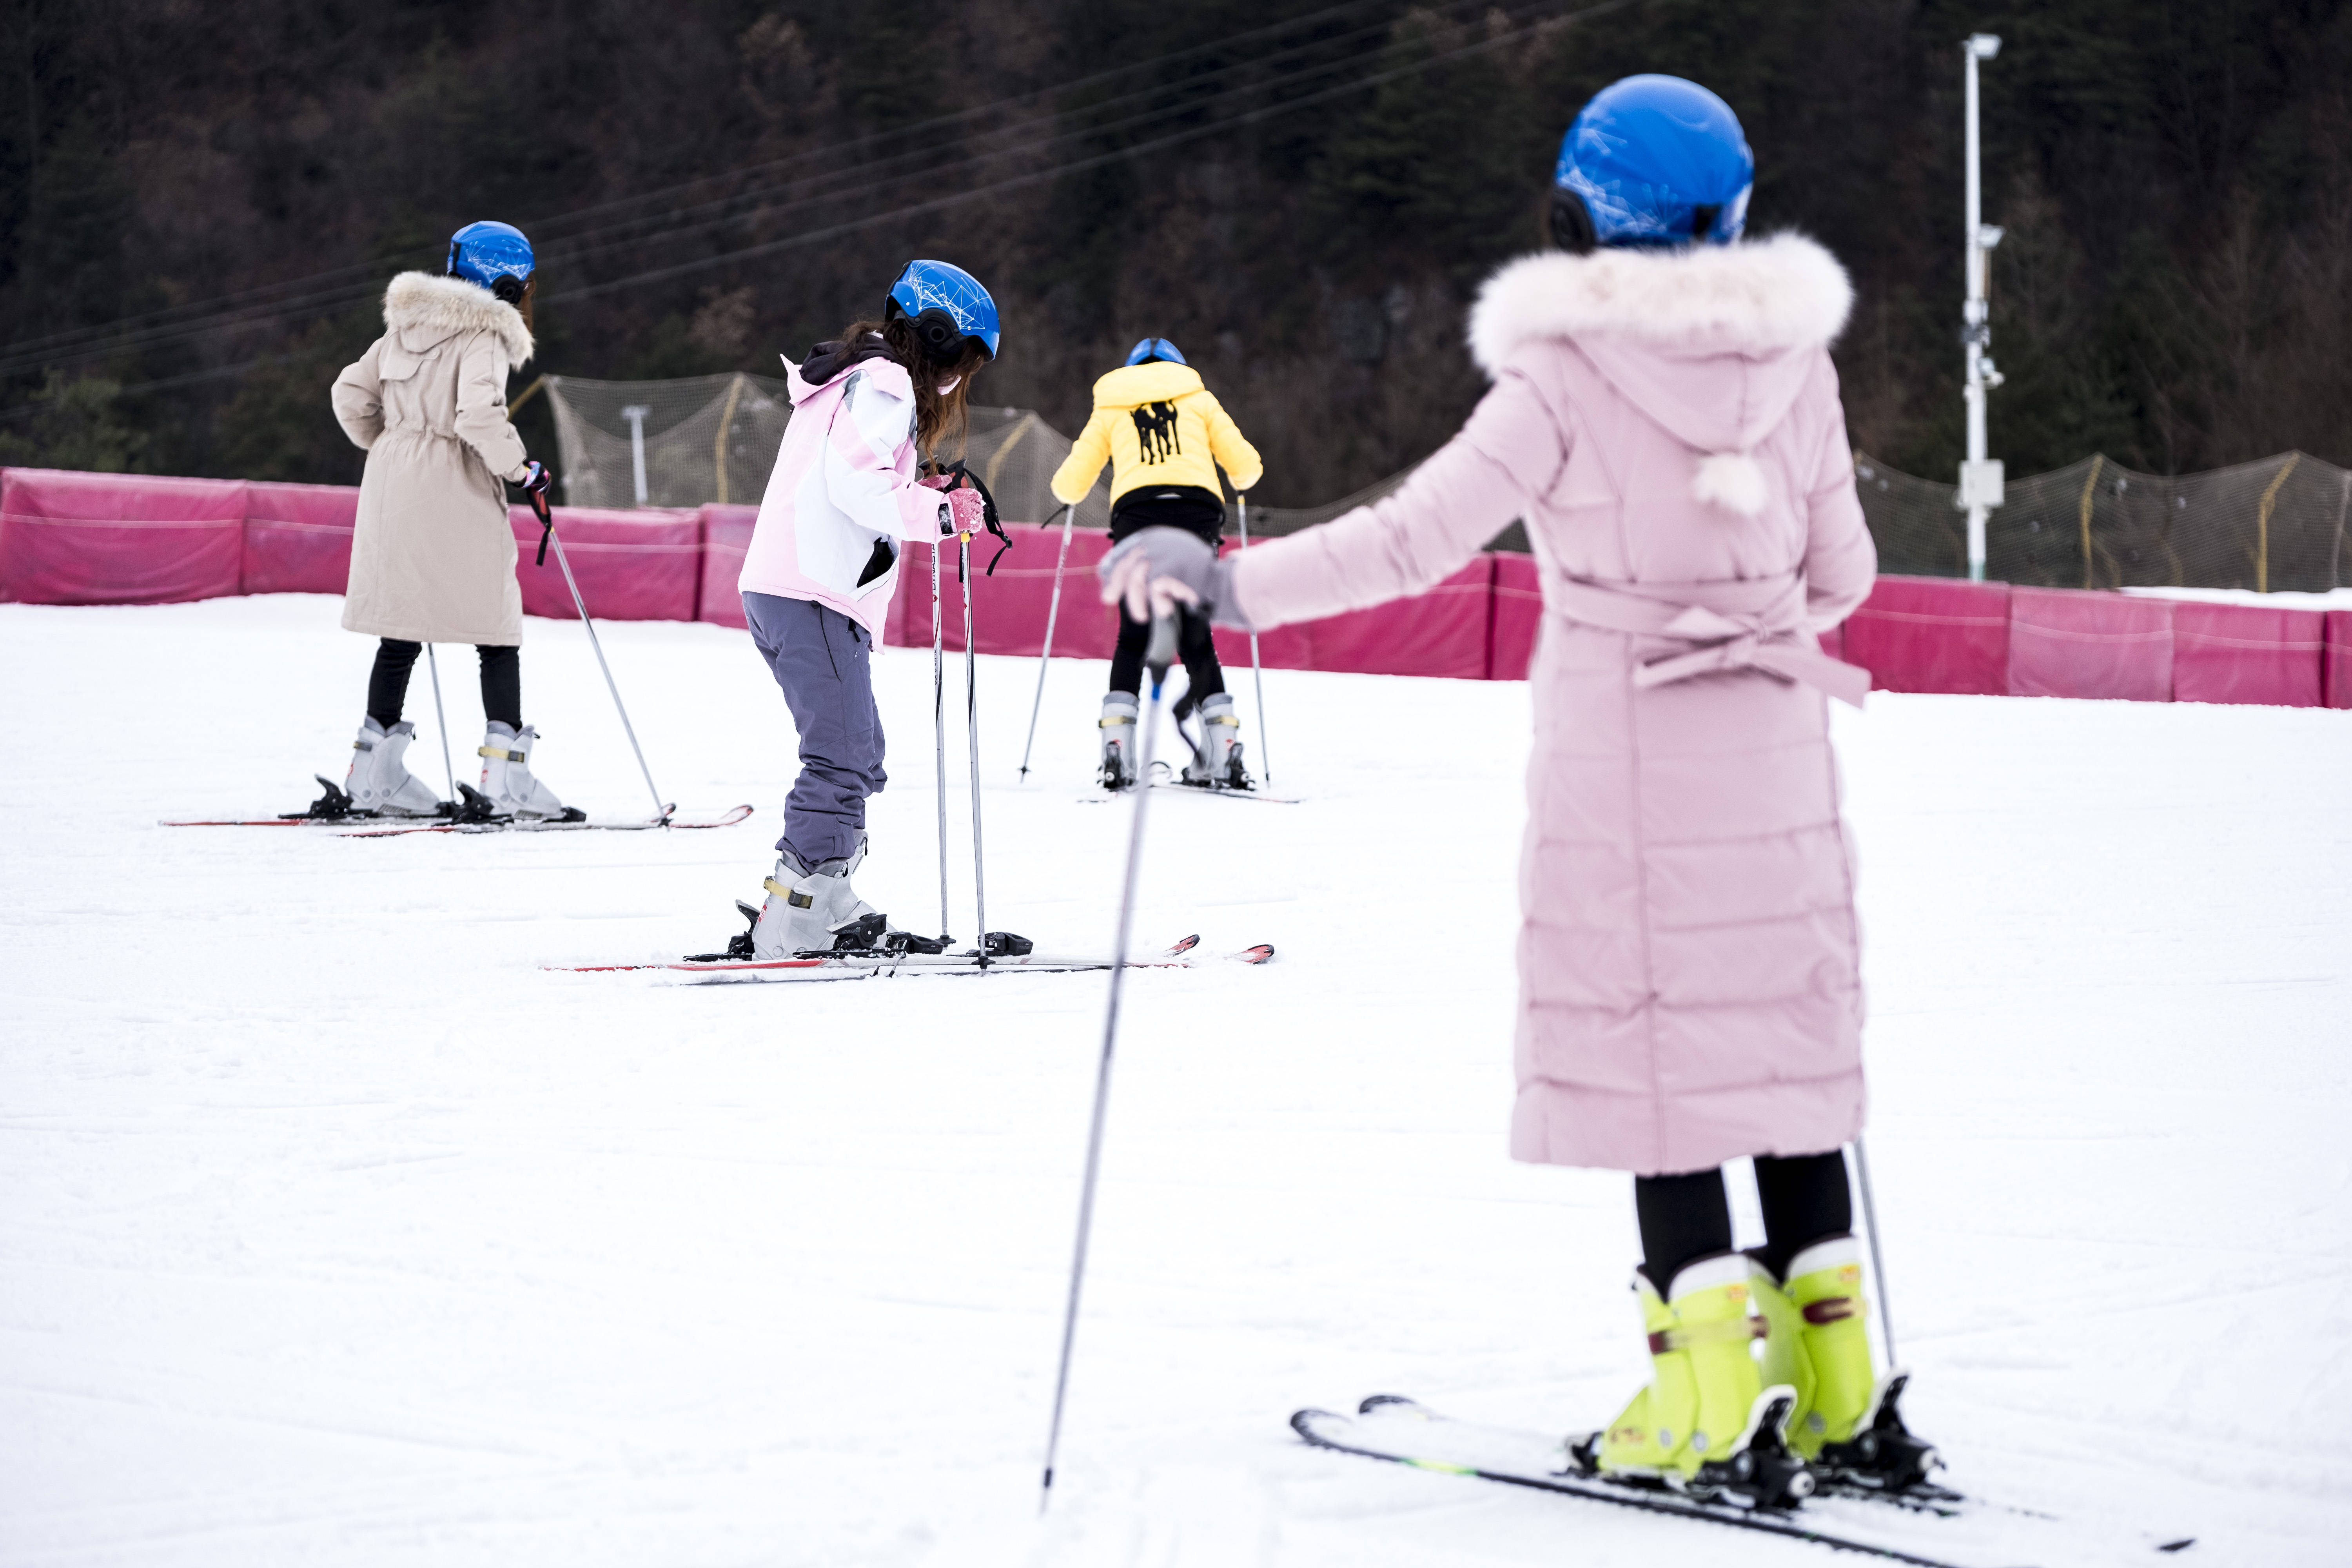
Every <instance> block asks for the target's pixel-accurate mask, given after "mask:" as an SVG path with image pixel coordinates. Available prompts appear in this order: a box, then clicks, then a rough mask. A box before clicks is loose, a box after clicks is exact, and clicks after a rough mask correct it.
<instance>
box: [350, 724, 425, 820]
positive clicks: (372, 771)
mask: <svg viewBox="0 0 2352 1568" xmlns="http://www.w3.org/2000/svg"><path fill="white" fill-rule="evenodd" d="M415 739H416V726H415V725H414V724H411V723H410V722H409V721H407V720H405V719H404V720H402V721H400V722H399V723H397V724H394V726H393V727H392V728H391V729H389V730H387V729H385V728H384V727H383V725H381V724H379V723H377V722H376V721H374V720H373V719H370V720H368V721H366V722H365V723H363V724H362V725H361V726H360V738H359V739H358V740H356V741H353V742H352V771H351V772H350V773H348V774H346V775H345V777H344V779H343V793H344V794H345V795H349V796H350V797H351V804H352V810H354V811H374V812H381V813H382V814H383V815H384V816H435V815H436V814H437V813H438V812H439V811H440V809H441V802H440V799H439V797H437V796H436V795H434V793H433V792H432V790H430V789H428V788H427V787H425V782H424V781H423V780H422V779H419V778H418V777H417V776H416V775H415V774H414V773H410V772H409V771H408V764H407V763H404V762H402V761H401V760H400V758H401V753H402V752H405V751H407V750H408V742H411V741H413V740H415Z"/></svg>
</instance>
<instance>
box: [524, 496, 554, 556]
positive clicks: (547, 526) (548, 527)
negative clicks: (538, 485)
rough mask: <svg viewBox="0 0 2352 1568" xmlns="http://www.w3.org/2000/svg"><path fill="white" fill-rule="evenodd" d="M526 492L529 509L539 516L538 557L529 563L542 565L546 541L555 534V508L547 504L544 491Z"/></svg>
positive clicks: (545, 552) (545, 554)
mask: <svg viewBox="0 0 2352 1568" xmlns="http://www.w3.org/2000/svg"><path fill="white" fill-rule="evenodd" d="M526 493H528V494H529V495H530V510H532V511H533V512H535V513H537V514H538V516H539V559H538V560H537V561H534V562H532V563H531V564H532V565H534V566H544V565H546V564H547V542H548V541H549V540H550V539H551V538H553V537H554V536H555V509H554V508H552V507H551V506H549V505H548V504H547V492H546V491H544V490H530V491H528V492H526Z"/></svg>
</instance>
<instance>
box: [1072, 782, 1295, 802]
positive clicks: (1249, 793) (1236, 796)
mask: <svg viewBox="0 0 2352 1568" xmlns="http://www.w3.org/2000/svg"><path fill="white" fill-rule="evenodd" d="M1150 787H1152V788H1153V789H1156V790H1163V791H1171V792H1173V793H1175V794H1177V795H1213V796H1214V797H1216V798H1217V799H1220V800H1255V801H1258V802H1261V803H1263V804H1265V805H1297V804H1298V803H1299V800H1300V797H1299V796H1297V795H1268V794H1266V792H1265V791H1264V790H1259V789H1233V788H1230V787H1228V786H1226V785H1224V784H1185V783H1183V782H1181V780H1178V779H1154V780H1152V781H1151V786H1150ZM1126 798H1127V791H1126V790H1123V789H1116V790H1101V791H1097V793H1096V794H1093V795H1080V796H1078V804H1079V805H1108V803H1109V802H1111V801H1114V800H1124V799H1126Z"/></svg>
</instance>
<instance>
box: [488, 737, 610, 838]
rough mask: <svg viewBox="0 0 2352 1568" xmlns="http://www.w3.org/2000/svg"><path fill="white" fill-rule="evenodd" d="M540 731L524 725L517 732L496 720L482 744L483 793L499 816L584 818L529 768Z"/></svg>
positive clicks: (575, 820)
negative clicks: (559, 798) (569, 808)
mask: <svg viewBox="0 0 2352 1568" xmlns="http://www.w3.org/2000/svg"><path fill="white" fill-rule="evenodd" d="M538 742H539V731H537V730H534V729H532V728H531V727H530V725H528V724H525V725H524V726H523V727H522V732H521V733H520V734H518V733H516V732H515V731H512V730H510V729H509V728H508V727H507V726H506V725H504V724H502V723H500V722H499V721H497V720H495V719H493V720H491V721H490V732H489V735H488V738H487V739H485V740H484V741H483V742H482V744H481V758H482V795H483V797H484V798H485V799H486V800H488V802H489V808H490V810H491V811H492V812H494V813H495V814H497V815H498V816H520V817H526V818H531V819H554V820H557V821H564V822H577V821H582V820H583V819H584V817H585V814H584V813H582V812H576V811H570V810H567V809H565V807H564V805H563V803H562V801H560V800H558V799H556V798H555V792H554V791H553V790H551V789H550V788H548V787H547V785H546V784H543V783H541V781H540V779H539V778H538V777H537V776H536V775H535V774H533V773H531V771H530V749H531V747H532V746H534V745H536V744H537V743H538Z"/></svg>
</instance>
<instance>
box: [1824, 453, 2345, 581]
mask: <svg viewBox="0 0 2352 1568" xmlns="http://www.w3.org/2000/svg"><path fill="white" fill-rule="evenodd" d="M1854 475H1855V478H1856V479H1857V480H1858V481H1859V483H1860V486H1861V490H1862V509H1863V511H1864V514H1865V515H1866V516H1868V517H1869V519H1870V531H1871V533H1872V535H1873V536H1874V538H1876V540H1877V541H1878V569H1879V570H1880V571H1882V572H1895V573H1904V574H1911V575H1914V576H1922V577H1961V576H1966V575H1967V574H1968V517H1967V514H1966V513H1964V512H1962V511H1960V510H1958V509H1957V508H1955V507H1954V506H1953V504H1952V498H1953V494H1954V487H1952V486H1950V485H1940V484H1937V483H1936V482H1935V481H1934V480H1932V479H1916V478H1914V477H1913V476H1911V475H1909V474H1904V473H1897V472H1895V470H1894V469H1892V468H1887V467H1886V466H1885V464H1883V463H1880V462H1878V461H1877V460H1876V459H1874V458H1871V457H1869V456H1867V455H1865V454H1861V453H1857V454H1855V457H1854ZM2008 489H2009V495H2008V501H2007V504H2005V505H2003V506H2001V507H2000V509H1999V510H1995V511H1994V512H1993V514H1992V515H1991V517H1990V519H1989V520H1988V521H1987V522H1986V524H1985V575H1986V576H1987V577H1989V578H1990V579H1991V580H1992V581H1994V582H1997V583H2022V584H2030V585H2032V586H2035V587H2044V588H2140V587H2147V588H2160V587H2175V588H2252V589H2254V590H2255V591H2257V592H2259V593H2274V592H2280V591H2285V590H2294V591H2297V592H2306V593H2310V592H2319V591H2322V590H2325V589H2328V588H2334V587H2336V586H2338V585H2339V584H2343V583H2344V582H2345V581H2346V577H2345V574H2347V572H2352V552H2347V550H2346V549H2345V539H2344V530H2345V525H2346V521H2347V518H2346V506H2347V501H2352V470H2347V469H2344V468H2337V467H2336V465H2335V464H2333V463H2326V462H2322V461H2321V460H2320V459H2318V458H2314V457H2311V456H2309V455H2308V454H2306V453H2303V452H2286V453H2282V454H2281V455H2279V456H2277V457H2274V458H2262V459H2260V460H2259V461H2257V462H2252V463H2241V464H2239V465H2238V466H2236V467H2235V468H2215V469H2213V470H2211V471H2210V472H2207V473H2202V474H2180V475H2176V476H2166V475H2162V474H2143V473H2138V472H2137V471H2135V470H2133V469H2130V468H2124V467H2122V466H2121V465H2119V464H2116V463H2114V462H2111V461H2109V460H2108V459H2107V458H2104V457H2093V458H2084V459H2083V460H2082V461H2081V462H2079V463H2070V464H2068V465H2067V466H2066V467H2064V468H2058V469H2055V470H2053V471H2052V472H2050V473H2046V474H2035V475H2033V476H2032V477H2031V478H2029V479H2011V480H2010V481H2009V487H2008Z"/></svg>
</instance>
